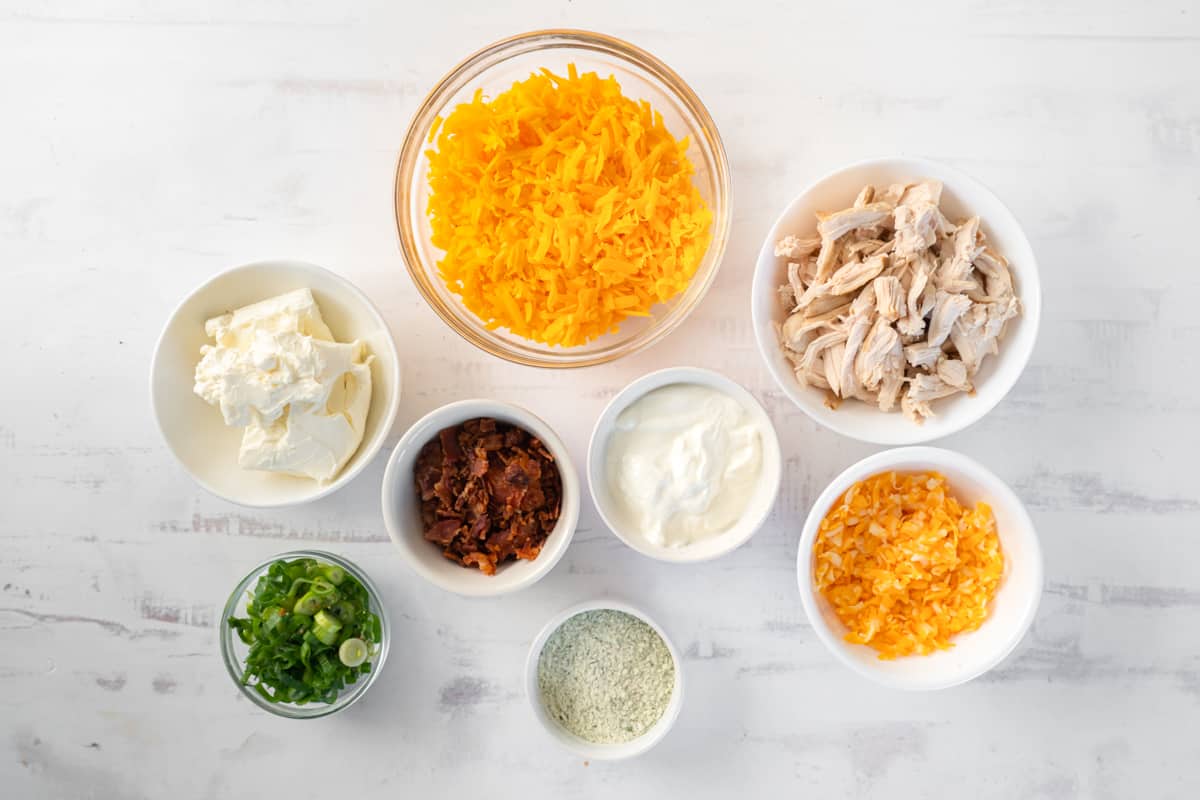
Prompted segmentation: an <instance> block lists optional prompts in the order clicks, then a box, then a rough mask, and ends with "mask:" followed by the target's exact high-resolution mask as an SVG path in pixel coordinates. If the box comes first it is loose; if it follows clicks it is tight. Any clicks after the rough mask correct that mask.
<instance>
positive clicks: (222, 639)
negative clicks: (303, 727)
mask: <svg viewBox="0 0 1200 800" xmlns="http://www.w3.org/2000/svg"><path fill="white" fill-rule="evenodd" d="M297 558H315V559H317V560H319V561H328V562H330V563H333V564H336V565H337V566H339V567H341V568H342V569H344V570H346V571H347V572H349V573H350V574H351V575H353V576H354V577H355V578H357V579H358V580H359V581H360V582H361V583H362V585H363V587H364V588H366V590H367V595H368V597H369V598H370V600H371V610H372V611H373V612H374V613H375V615H376V616H378V617H379V626H380V632H381V635H380V642H379V645H378V652H377V653H376V655H375V658H374V660H373V661H372V662H371V671H370V672H368V673H367V674H366V676H364V677H365V678H366V680H363V681H362V682H361V683H359V682H357V681H356V682H355V683H354V684H353V685H352V686H349V687H346V688H345V689H343V690H342V692H341V693H340V694H339V695H338V696H337V699H336V700H334V701H333V702H332V703H325V704H320V703H312V704H306V705H297V704H295V703H270V702H268V701H267V700H265V699H264V698H263V697H262V696H261V695H259V694H258V692H256V691H254V689H253V688H252V687H251V686H246V685H243V684H242V676H241V670H240V669H239V668H240V666H241V662H240V660H239V659H237V657H236V655H235V653H234V652H233V637H234V633H233V629H232V628H230V627H229V618H230V617H232V616H233V615H234V613H236V611H237V610H238V607H239V606H240V605H241V603H242V599H243V598H244V597H245V595H246V593H247V592H248V591H250V590H251V589H252V588H253V586H254V584H255V583H256V582H257V581H258V579H259V578H260V577H262V574H263V573H264V572H265V571H266V570H267V569H268V568H269V567H270V566H271V565H272V564H274V563H275V562H276V561H282V560H292V559H297ZM218 624H219V625H220V630H219V631H218V632H217V640H218V646H219V648H220V651H221V661H223V662H224V664H225V671H226V672H227V673H228V674H229V677H230V678H231V679H232V680H233V682H234V685H235V686H237V687H238V690H239V691H240V692H241V694H243V695H245V697H246V698H247V699H249V700H250V702H252V703H254V705H256V706H258V707H259V708H261V709H263V710H265V711H269V712H271V713H272V714H274V715H275V716H277V717H283V718H285V719H321V718H322V717H328V716H330V715H331V714H336V713H337V712H339V711H341V710H343V709H346V708H349V707H350V706H352V705H354V704H355V703H357V702H358V700H359V698H361V697H362V696H363V695H364V694H366V693H367V690H368V689H370V688H371V685H372V684H374V683H375V679H376V678H377V677H378V676H379V673H380V672H382V671H383V665H384V663H385V662H386V661H387V655H388V652H389V650H390V648H391V641H392V628H391V620H390V619H389V618H388V610H387V604H386V603H385V602H383V596H382V595H381V594H380V593H379V587H378V586H376V585H375V583H374V581H372V580H371V578H370V576H369V575H367V573H366V572H364V571H363V570H362V568H361V567H359V566H358V565H357V564H355V563H354V562H353V561H351V560H350V559H348V558H345V557H343V556H339V555H337V554H336V553H330V552H328V551H326V550H312V549H303V550H289V551H288V552H286V553H279V554H278V555H275V556H271V557H270V558H268V559H265V560H263V561H261V562H259V563H258V564H257V565H256V566H255V567H254V569H252V570H250V572H248V573H246V577H244V578H242V579H241V580H240V581H238V583H237V585H236V586H234V588H233V591H232V592H230V594H229V598H228V599H227V600H226V601H225V606H224V608H223V610H222V611H221V618H220V621H219V623H218ZM342 698H346V699H345V700H343V699H342Z"/></svg>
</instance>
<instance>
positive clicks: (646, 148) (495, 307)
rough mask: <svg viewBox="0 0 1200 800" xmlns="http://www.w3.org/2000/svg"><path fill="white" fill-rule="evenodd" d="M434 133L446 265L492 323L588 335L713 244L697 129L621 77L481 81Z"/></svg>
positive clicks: (439, 239) (433, 169) (609, 326)
mask: <svg viewBox="0 0 1200 800" xmlns="http://www.w3.org/2000/svg"><path fill="white" fill-rule="evenodd" d="M429 141H430V143H431V144H433V143H434V142H435V141H436V147H431V148H430V149H428V150H427V151H426V155H427V156H428V158H429V185H430V189H431V190H432V192H431V196H430V199H429V208H428V212H429V217H430V221H431V224H432V228H433V239H432V241H433V244H434V245H435V246H436V247H438V248H440V249H441V250H443V251H444V253H445V255H444V256H443V258H442V259H441V261H439V262H438V268H439V271H440V273H441V277H442V279H443V280H444V281H445V283H446V285H447V286H448V287H449V289H450V290H451V291H452V292H454V293H455V294H458V295H459V296H460V297H461V298H462V301H463V303H464V304H465V305H466V307H467V308H469V309H470V310H471V311H472V312H473V313H475V314H476V315H477V316H479V317H480V318H481V319H482V320H483V321H484V322H485V324H486V325H487V326H488V328H490V329H495V328H501V327H503V328H507V329H508V330H509V331H510V332H512V333H514V334H516V335H517V336H521V337H523V338H526V339H532V340H534V341H538V342H543V343H545V344H549V345H562V346H564V347H570V346H574V345H579V344H583V343H585V342H588V341H590V340H592V339H595V338H597V337H599V336H602V335H604V334H606V333H610V332H612V331H615V330H616V329H617V327H618V326H619V324H620V323H621V321H622V320H624V319H625V318H626V317H629V316H633V315H637V316H646V315H648V313H649V311H650V308H651V307H652V306H653V305H654V304H656V303H661V302H664V301H666V300H669V299H670V298H671V297H673V296H675V295H676V294H678V293H679V292H681V291H683V290H684V289H685V288H686V287H687V285H688V282H689V281H690V280H691V278H692V276H693V275H694V274H695V272H696V268H697V267H698V266H699V264H700V261H701V259H702V258H703V257H704V253H705V251H706V250H707V248H708V243H709V238H710V233H709V228H710V225H711V222H712V212H711V211H710V210H709V209H708V207H707V206H706V205H705V203H704V200H703V199H702V198H701V196H700V192H699V191H698V190H697V188H696V186H695V185H694V184H693V183H692V174H693V173H694V171H695V170H694V168H693V166H692V163H691V162H690V161H689V160H688V158H687V156H686V155H685V153H686V151H687V146H688V141H687V139H686V138H685V139H682V140H676V139H675V138H674V137H673V136H671V133H670V131H668V130H667V128H666V126H665V125H664V124H663V120H662V115H661V114H660V113H658V112H657V111H654V110H653V109H652V108H651V107H650V104H649V103H648V102H646V101H644V100H643V101H639V102H635V101H634V100H631V99H629V98H628V97H625V96H624V95H623V94H622V93H621V87H620V85H619V84H618V83H617V81H616V79H615V78H613V77H611V76H610V77H608V78H606V79H601V78H600V77H599V76H598V75H597V74H596V73H594V72H588V73H584V74H583V75H580V74H578V72H577V71H576V69H575V65H574V64H572V65H570V66H568V68H567V76H566V77H565V78H564V77H560V76H558V75H555V74H554V73H552V72H550V71H549V70H545V69H543V70H541V72H539V73H535V74H534V75H532V76H531V77H530V78H528V79H527V80H524V81H520V82H517V83H514V84H513V85H512V88H510V89H508V90H507V91H505V92H502V93H501V94H499V95H498V96H497V97H496V98H495V99H493V100H488V101H485V100H484V98H483V93H482V90H480V91H476V93H475V96H474V98H473V99H472V100H471V102H469V103H462V104H460V105H458V106H457V107H455V109H454V110H453V111H452V112H451V113H450V114H449V115H448V116H447V117H446V118H445V119H444V120H443V119H439V120H438V123H437V124H435V125H434V127H433V131H432V132H431V133H430V136H429Z"/></svg>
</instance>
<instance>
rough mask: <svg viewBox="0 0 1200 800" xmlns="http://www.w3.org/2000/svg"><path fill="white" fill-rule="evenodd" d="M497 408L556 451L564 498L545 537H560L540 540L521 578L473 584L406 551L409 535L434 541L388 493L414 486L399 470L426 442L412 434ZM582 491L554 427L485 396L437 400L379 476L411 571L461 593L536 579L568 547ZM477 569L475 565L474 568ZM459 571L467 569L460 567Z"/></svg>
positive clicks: (388, 520) (497, 591)
mask: <svg viewBox="0 0 1200 800" xmlns="http://www.w3.org/2000/svg"><path fill="white" fill-rule="evenodd" d="M496 411H500V412H501V415H502V416H506V417H509V418H511V419H514V420H517V421H518V423H517V424H518V426H519V427H521V428H524V429H525V430H527V431H528V432H530V433H532V434H534V435H535V436H537V437H538V438H539V439H540V440H541V441H542V443H543V444H545V445H546V448H547V449H548V450H549V451H550V453H551V455H553V456H554V460H555V462H556V463H557V465H558V473H559V477H560V478H561V480H562V502H561V504H560V508H559V517H558V521H557V522H556V523H555V526H554V529H553V530H552V531H551V532H550V536H549V537H547V542H548V541H550V539H552V538H553V537H554V536H556V535H560V534H561V538H560V539H559V541H558V542H557V543H556V544H555V546H554V549H550V548H548V547H545V546H543V548H542V550H541V552H540V553H539V554H538V556H537V558H535V559H534V560H533V561H532V562H529V563H531V564H532V565H533V567H532V569H531V570H530V572H529V574H528V575H526V576H525V577H524V578H523V579H522V580H520V581H517V582H515V583H513V584H511V585H507V586H505V585H495V584H492V583H491V582H488V583H479V582H475V583H473V584H471V583H467V582H460V581H457V580H446V579H445V578H444V577H443V576H442V575H440V574H438V573H437V572H436V571H434V570H431V569H429V568H427V567H426V566H425V564H423V563H421V562H420V561H419V560H417V559H416V558H414V557H413V556H412V554H411V553H410V552H409V545H408V544H407V543H406V541H407V540H410V539H412V538H413V537H420V544H424V545H427V546H429V547H434V546H435V545H433V544H432V543H430V542H426V541H425V540H424V537H423V536H422V535H421V532H419V531H413V532H409V530H408V529H409V526H408V525H407V523H406V522H405V521H404V520H401V519H400V518H399V516H398V513H397V511H398V509H397V507H396V504H395V503H394V502H393V501H392V499H391V495H392V494H393V493H394V492H396V491H403V490H408V491H412V487H411V483H410V482H411V480H412V476H411V475H406V474H401V471H400V466H399V464H400V460H401V458H402V456H403V455H404V453H405V451H406V450H410V449H412V448H413V447H420V446H423V445H424V444H425V442H423V441H422V442H417V441H416V438H417V435H418V434H424V433H426V431H427V429H429V428H431V427H432V428H434V429H435V430H434V431H433V435H436V434H437V431H438V430H441V429H442V428H445V427H448V426H450V425H454V424H457V422H463V421H466V420H469V419H475V418H477V417H486V416H494V415H495V412H496ZM581 493H582V492H581V489H580V486H579V475H578V473H576V472H575V465H574V463H573V462H572V460H571V454H570V453H569V452H568V451H567V446H566V444H564V443H563V441H562V439H561V438H559V436H558V434H557V433H556V432H555V430H554V429H553V428H552V427H550V425H549V424H548V423H547V422H546V421H545V420H543V419H542V418H541V417H539V416H537V415H536V414H534V413H533V412H532V411H530V410H529V409H527V408H524V407H523V406H519V405H517V404H515V403H508V402H505V401H502V400H489V399H485V398H472V399H467V400H456V401H454V402H451V403H446V404H445V405H442V406H439V407H437V408H435V409H433V410H432V411H430V412H429V413H427V414H425V415H424V416H422V417H421V418H420V419H418V420H417V421H416V422H414V423H413V424H412V425H411V426H409V428H408V430H406V431H405V432H404V435H403V436H401V437H400V441H399V442H397V443H396V446H395V447H394V448H392V452H391V454H390V455H389V456H388V461H387V467H386V468H385V469H384V473H383V482H382V485H381V487H380V505H381V507H382V509H383V523H384V528H385V529H386V530H387V534H388V538H389V539H391V541H392V544H393V545H394V546H395V548H396V549H397V550H399V551H400V554H401V556H402V557H403V560H404V562H405V563H406V564H407V565H408V567H409V568H410V569H411V570H412V571H413V572H415V573H416V574H418V575H420V576H421V577H422V578H424V579H425V580H426V581H428V582H429V583H430V584H432V585H434V586H436V587H438V588H439V589H442V590H444V591H447V592H450V593H452V594H456V595H459V596H460V597H500V596H502V595H507V594H512V593H513V592H518V591H521V590H522V589H527V588H529V587H530V586H532V585H534V584H535V583H537V582H538V581H540V580H541V579H542V578H544V577H545V576H546V575H548V574H549V573H550V571H551V570H552V569H554V567H555V566H556V565H557V564H558V562H559V561H560V560H561V559H562V557H563V556H564V555H565V554H566V552H567V549H568V548H569V547H570V546H571V541H572V539H573V538H574V537H575V529H576V528H577V527H578V525H579V507H580V504H581ZM459 568H460V569H462V570H467V569H469V568H468V567H462V566H459ZM476 572H478V571H477V570H476ZM463 574H470V573H466V572H464V573H463Z"/></svg>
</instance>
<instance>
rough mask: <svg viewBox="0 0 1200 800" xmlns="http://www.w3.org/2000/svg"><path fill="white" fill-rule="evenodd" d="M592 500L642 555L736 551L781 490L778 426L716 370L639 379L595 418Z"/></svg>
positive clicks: (670, 557) (685, 556) (693, 557)
mask: <svg viewBox="0 0 1200 800" xmlns="http://www.w3.org/2000/svg"><path fill="white" fill-rule="evenodd" d="M587 469H588V483H589V486H590V489H591V493H592V501H593V502H594V503H595V505H596V510H597V511H598V512H599V513H600V517H601V518H602V519H603V520H604V522H605V524H606V525H608V527H609V529H610V530H612V532H613V533H615V534H616V535H617V537H618V538H620V539H621V540H622V541H623V542H625V543H626V544H627V545H629V546H630V547H632V548H633V549H634V550H637V551H638V552H639V553H642V554H643V555H647V556H650V557H651V558H655V559H658V560H660V561H671V562H679V563H686V562H694V561H706V560H708V559H712V558H717V557H718V556H721V555H724V554H726V553H728V552H731V551H732V550H735V549H737V548H738V547H739V546H741V545H742V544H744V543H745V542H746V541H747V540H749V539H750V537H751V536H753V535H754V533H755V532H756V531H757V530H758V529H759V528H760V527H762V524H763V523H764V522H765V521H766V519H767V516H768V515H769V514H770V512H771V508H772V507H773V506H774V504H775V497H776V495H777V494H778V492H779V482H780V475H781V472H782V457H781V455H780V450H779V440H778V438H777V437H776V435H775V428H774V426H773V425H772V424H771V420H770V418H769V417H768V416H767V413H766V411H764V410H763V408H762V406H761V405H759V403H758V401H757V400H755V399H754V396H753V395H751V394H750V392H748V391H746V390H745V389H744V388H742V387H741V386H739V385H738V384H737V383H735V382H734V381H732V380H730V379H729V378H727V377H725V376H724V375H721V374H719V373H716V372H712V371H710V370H705V369H699V368H696V367H672V368H669V369H664V370H659V371H657V372H652V373H650V374H648V375H644V376H642V377H641V378H638V379H637V380H635V381H634V382H632V383H631V384H629V385H628V386H626V387H625V388H624V389H622V390H621V392H620V393H619V394H617V396H616V397H614V398H613V400H612V402H610V403H609V404H608V406H607V407H606V408H605V409H604V411H603V412H602V413H601V414H600V417H599V418H598V419H597V421H596V425H595V428H594V429H593V431H592V438H591V443H590V444H589V446H588V465H587Z"/></svg>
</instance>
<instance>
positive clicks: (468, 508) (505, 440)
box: [413, 418, 562, 575]
mask: <svg viewBox="0 0 1200 800" xmlns="http://www.w3.org/2000/svg"><path fill="white" fill-rule="evenodd" d="M413 477H414V480H415V483H416V487H417V492H418V495H419V496H420V498H421V521H422V523H423V524H424V527H425V538H426V539H428V540H429V541H431V542H433V543H434V544H436V545H438V546H439V547H441V548H442V554H443V555H445V556H446V558H449V559H451V560H452V561H456V562H458V563H459V564H462V565H463V566H467V567H478V568H479V569H480V571H482V572H484V573H485V574H488V575H494V574H495V572H496V567H497V566H498V565H500V564H503V563H505V562H506V561H511V560H514V559H518V558H519V559H525V560H529V561H532V560H533V559H535V558H537V556H538V553H540V552H541V550H542V545H543V544H545V542H546V538H547V537H548V536H549V535H550V532H551V531H552V530H554V526H555V525H556V524H557V523H558V515H559V507H560V504H561V502H562V477H561V476H560V475H559V473H558V467H557V466H556V465H555V463H554V457H553V456H552V455H551V454H550V451H549V450H547V449H546V446H545V445H544V444H542V442H541V441H540V440H539V439H538V438H537V437H535V436H531V435H530V434H529V433H528V432H527V431H525V430H523V429H521V428H518V427H516V426H514V425H509V424H507V423H504V422H499V421H498V420H495V419H490V418H484V419H472V420H468V421H467V422H464V423H463V424H461V425H456V426H454V427H452V428H446V429H445V430H442V431H439V432H438V435H437V436H436V437H434V438H433V439H432V440H431V441H429V442H428V443H427V444H426V445H425V446H424V447H423V448H421V452H420V454H419V455H418V456H417V465H416V469H415V470H414V475H413Z"/></svg>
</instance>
